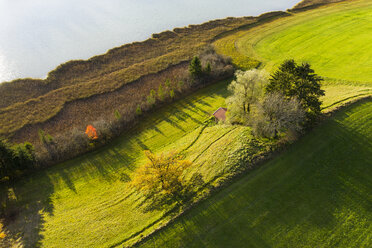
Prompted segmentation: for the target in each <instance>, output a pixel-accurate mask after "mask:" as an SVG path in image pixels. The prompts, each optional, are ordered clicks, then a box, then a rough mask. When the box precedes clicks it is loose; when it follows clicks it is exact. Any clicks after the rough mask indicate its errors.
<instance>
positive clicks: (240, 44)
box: [0, 1, 372, 247]
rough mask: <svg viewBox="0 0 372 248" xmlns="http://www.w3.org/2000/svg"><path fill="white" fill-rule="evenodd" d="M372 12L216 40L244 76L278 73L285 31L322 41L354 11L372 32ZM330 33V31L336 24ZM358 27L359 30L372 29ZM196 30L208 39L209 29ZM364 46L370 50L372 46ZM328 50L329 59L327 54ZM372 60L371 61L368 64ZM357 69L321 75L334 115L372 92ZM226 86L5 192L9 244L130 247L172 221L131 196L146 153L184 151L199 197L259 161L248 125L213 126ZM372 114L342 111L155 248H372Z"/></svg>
mask: <svg viewBox="0 0 372 248" xmlns="http://www.w3.org/2000/svg"><path fill="white" fill-rule="evenodd" d="M370 7H371V4H370V3H369V2H368V1H353V2H350V3H349V2H346V3H342V4H337V5H335V6H333V7H332V8H330V7H322V8H321V9H318V10H311V11H309V12H305V13H298V14H294V15H293V16H290V17H285V18H282V19H279V20H276V21H273V22H270V23H266V24H263V25H260V26H258V27H255V28H252V29H249V30H241V31H239V32H237V33H233V34H232V35H229V36H226V37H224V38H222V39H220V40H217V41H216V43H215V45H216V47H217V48H218V49H219V51H220V52H222V53H226V54H228V55H231V54H229V53H230V52H234V54H235V55H236V56H235V55H234V56H233V60H234V62H235V63H236V64H238V65H240V66H241V67H243V68H244V67H252V65H255V66H258V65H259V64H260V62H259V61H261V62H263V63H262V66H263V67H265V68H266V69H268V70H271V69H273V68H274V67H275V66H276V65H277V64H278V63H280V62H281V60H282V59H283V58H284V57H281V56H283V55H280V54H279V55H275V52H274V51H276V50H277V46H276V47H271V48H270V49H271V51H272V52H271V53H270V52H269V51H268V52H266V51H265V49H264V48H263V47H265V46H266V45H268V46H269V45H270V44H271V43H273V40H275V39H278V40H279V39H280V37H281V39H283V41H281V42H282V43H283V44H282V46H283V53H284V51H288V47H287V48H285V45H286V43H287V42H288V40H286V39H285V37H286V36H287V35H289V34H285V35H283V36H280V33H281V32H287V31H286V30H287V29H290V28H294V27H295V26H296V25H300V26H301V25H304V26H301V28H307V30H306V32H311V31H313V32H316V29H313V28H311V25H313V24H310V23H313V22H317V20H318V19H319V18H320V19H324V18H326V17H328V18H330V16H332V15H340V13H343V14H344V15H348V14H350V13H351V12H350V11H354V12H355V11H356V12H358V11H359V12H358V13H360V14H359V15H357V14H355V13H354V12H353V15H354V14H355V15H356V16H355V18H361V19H364V18H365V19H366V20H367V22H368V23H365V24H366V25H364V26H366V27H370V25H369V21H368V20H370V19H369V18H370V14H368V12H366V11H364V8H369V9H370ZM326 19H327V18H326ZM336 19H337V18H336ZM345 19H346V20H349V21H350V22H351V23H354V22H353V21H351V19H350V18H345ZM337 20H339V22H340V21H341V20H342V18H340V17H338V19H337ZM251 21H252V22H253V21H255V20H253V19H252V20H251ZM247 22H248V19H247ZM306 23H308V24H307V25H308V26H306ZM328 23H332V22H331V21H330V20H328ZM319 24H322V25H323V24H324V25H326V24H327V21H326V20H323V21H321V22H320V23H319ZM354 24H355V23H354ZM275 25H276V26H275ZM339 25H341V23H339ZM350 28H353V26H350ZM358 28H360V29H359V30H360V32H362V31H363V32H367V33H368V31H370V29H369V28H367V29H365V30H363V27H358ZM194 29H196V31H197V32H196V33H199V32H202V30H198V27H194ZM179 31H180V30H179ZM220 31H221V30H218V32H217V31H216V34H217V33H219V32H220ZM323 31H324V30H323ZM261 32H262V33H261ZM291 32H294V31H291ZM324 32H325V31H324ZM339 32H342V30H341V29H340V30H339ZM166 34H167V33H165V34H164V35H166ZM168 35H169V34H168ZM276 35H279V36H277V37H278V38H275V37H274V36H276ZM304 35H305V34H304ZM317 35H318V36H319V37H320V38H323V39H325V38H327V35H321V34H319V33H317ZM207 36H208V37H209V35H207ZM306 37H308V36H307V34H306V35H305V36H304V38H303V39H306ZM345 37H346V36H345ZM345 37H344V38H345ZM165 38H166V37H165ZM196 39H198V38H197V37H196ZM253 39H258V40H257V41H254V40H253ZM265 39H267V40H266V41H265ZM368 39H369V37H365V40H366V41H368ZM166 40H167V39H166ZM253 41H254V42H253ZM260 42H262V46H261V43H260ZM265 42H266V43H265ZM232 44H233V45H232ZM250 44H254V46H253V45H250ZM263 44H266V45H263ZM301 44H302V43H301V42H300V43H298V44H297V45H298V46H300V45H301ZM320 44H322V43H321V42H320ZM310 45H311V44H310ZM359 45H363V44H359ZM364 45H365V47H367V48H368V45H369V43H368V44H367V43H366V44H364ZM260 46H261V48H260ZM331 48H332V47H331ZM341 48H342V47H341ZM286 49H287V50H286ZM303 49H306V48H303ZM348 49H350V50H349V52H350V53H353V52H355V53H357V52H358V51H360V50H355V51H354V50H352V49H353V47H352V46H348ZM185 52H186V53H187V52H189V51H185ZM278 52H279V51H278ZM318 52H322V51H321V49H320V48H319V51H318ZM114 53H115V52H114ZM114 53H113V54H114ZM261 53H262V54H261ZM297 53H298V54H297V55H302V54H301V53H300V52H299V51H298V52H297ZM171 54H172V52H170V53H169V54H168V53H167V56H168V55H169V56H170V55H171ZM304 55H305V53H304ZM118 56H119V55H118ZM265 56H266V57H265ZM271 56H272V57H271ZM293 56H294V55H293ZM329 56H331V55H329ZM352 56H354V53H353V54H352ZM355 56H356V55H355ZM361 56H362V57H363V58H364V59H365V60H368V59H369V58H368V55H366V56H364V54H363V55H361ZM177 58H178V57H177ZM314 58H315V60H314V61H310V62H311V63H312V64H314V67H315V69H316V70H317V72H318V67H317V66H318V65H321V64H322V63H324V62H322V61H323V59H322V58H318V57H317V56H314ZM354 58H355V59H358V58H359V57H354ZM164 59H165V60H166V58H164ZM296 59H299V60H302V58H300V57H299V58H296ZM317 59H318V60H317ZM271 60H272V61H273V62H272V63H271V62H269V61H271ZM336 60H339V61H338V62H337V63H341V62H342V60H340V59H338V58H337V59H336V58H335V61H336ZM345 60H346V59H345ZM368 61H369V60H368ZM368 61H367V62H366V63H360V62H355V63H359V66H361V67H363V66H364V64H366V65H367V66H368V65H369V64H368V63H369V62H368ZM114 62H115V61H114ZM152 62H154V61H153V60H151V61H147V62H146V63H150V64H151V63H152ZM349 62H350V61H349ZM317 63H318V64H317ZM350 63H351V62H350ZM77 64H79V63H77ZM83 64H84V63H83ZM351 64H352V63H351ZM115 65H117V64H116V63H115ZM151 65H152V64H151ZM357 67H358V66H357V65H356V66H355V68H357ZM355 68H354V70H353V71H352V72H353V73H354V77H353V78H354V79H355V80H354V79H353V80H350V78H346V77H345V78H344V76H342V75H343V74H342V72H341V71H340V73H339V74H337V73H336V75H340V77H338V76H337V77H332V76H331V75H332V67H331V66H329V67H328V70H324V71H321V72H320V71H319V74H322V73H324V75H323V74H322V75H323V76H327V82H325V84H324V87H325V89H326V96H325V97H324V98H323V107H324V108H325V109H326V110H329V109H332V108H333V107H336V106H338V104H340V103H344V102H345V101H347V100H350V99H355V98H356V97H364V96H366V95H368V94H370V92H371V81H368V78H367V79H363V77H364V76H363V75H364V73H359V74H358V71H357V70H356V69H355ZM106 69H110V68H106ZM319 70H320V69H319ZM340 70H341V68H340ZM361 70H363V72H364V71H368V70H367V69H365V68H364V69H361ZM122 72H123V71H120V73H122ZM94 73H96V71H94ZM120 73H118V75H119V74H120ZM328 73H329V74H328ZM134 74H135V73H134ZM134 74H133V75H134ZM362 74H363V75H362ZM118 75H116V76H118ZM345 75H346V74H345ZM61 76H63V75H61ZM114 76H115V75H114ZM114 76H113V77H114ZM119 76H120V75H119ZM107 77H110V76H107ZM87 78H89V80H91V79H92V78H93V76H92V77H87ZM68 79H69V78H67V79H66V80H68ZM112 79H113V81H112V82H115V80H114V79H115V78H112ZM84 80H85V79H84ZM92 80H93V79H92ZM351 81H352V82H351ZM92 82H93V83H97V82H98V81H94V80H93V81H92ZM125 82H126V81H125V80H124V81H122V82H120V84H124V83H125ZM227 84H228V81H223V82H220V83H217V84H214V85H211V86H208V87H207V88H204V89H202V90H200V91H198V92H197V93H194V94H192V95H190V96H188V97H186V98H184V99H181V100H179V101H177V102H175V103H173V104H169V105H167V106H164V107H162V108H161V109H159V110H156V111H154V113H151V114H148V115H147V117H145V118H144V119H142V120H141V122H140V123H139V125H138V126H137V127H135V128H133V129H131V130H129V131H128V132H127V133H126V134H124V135H122V136H120V137H119V138H117V139H116V140H115V141H114V142H112V143H111V144H110V145H108V146H105V147H103V148H101V149H99V150H97V151H95V152H92V153H89V154H86V155H84V156H81V157H79V158H77V159H74V160H71V161H67V162H65V163H62V164H59V165H56V166H54V167H52V168H49V169H45V170H42V171H39V172H37V173H35V174H32V175H28V176H27V177H25V178H24V179H22V180H20V181H19V182H17V183H15V184H14V185H10V186H7V187H6V186H5V185H4V184H1V185H0V201H1V200H2V199H1V198H3V197H4V196H6V195H7V196H9V198H11V199H13V202H11V203H10V205H9V207H11V208H12V209H14V210H15V213H14V215H13V218H14V219H13V220H11V221H10V222H9V223H5V226H6V232H7V234H8V237H11V238H12V239H13V240H10V242H11V243H19V244H23V245H24V246H25V247H34V246H42V247H115V246H122V245H124V246H128V245H131V244H133V243H135V242H136V241H137V240H139V239H140V238H141V237H143V236H145V235H147V234H149V233H151V232H152V231H153V230H155V229H156V228H158V227H160V226H162V225H163V224H165V223H167V222H168V221H169V220H170V219H171V218H172V217H174V214H176V213H177V211H178V210H174V208H173V207H172V206H170V207H168V208H166V209H162V210H159V209H151V210H149V209H148V207H149V205H148V202H147V201H145V199H144V198H143V196H142V195H141V194H139V193H138V192H134V190H132V189H130V188H129V187H128V181H129V180H130V177H131V175H132V173H133V171H134V170H135V169H136V168H137V167H138V166H140V165H141V164H143V163H144V162H145V157H144V154H143V151H144V150H147V149H150V150H152V151H153V152H154V153H160V152H164V151H170V150H174V149H176V150H178V151H182V152H183V154H184V155H185V157H186V159H189V160H191V161H193V162H194V165H193V167H191V168H190V170H189V171H188V172H187V174H186V176H187V177H189V176H191V175H192V174H193V173H195V172H198V173H201V174H202V176H203V179H204V184H203V185H202V186H203V187H201V188H200V191H199V194H200V196H202V195H203V194H207V193H208V190H209V188H210V186H218V185H220V184H221V183H222V182H223V181H224V180H226V179H227V178H229V177H231V176H232V175H235V174H236V173H237V171H239V170H240V169H242V166H245V165H247V161H250V160H251V159H252V157H253V156H260V155H261V154H262V153H265V152H266V151H267V150H268V149H269V147H270V144H269V143H268V141H265V142H262V141H257V140H253V139H252V137H251V134H250V129H249V128H248V127H241V126H227V125H207V124H206V123H205V120H207V119H208V118H209V116H210V114H211V113H213V112H214V111H215V110H216V109H217V108H218V107H221V106H224V105H225V98H226V97H227V95H228V92H227V90H226V88H227ZM89 85H90V83H89V84H86V85H85V86H87V87H88V86H89ZM115 85H116V84H115ZM85 86H84V87H85ZM69 87H70V86H69ZM107 87H109V84H108V86H107ZM61 89H62V88H61ZM71 89H73V87H72V86H71ZM52 93H53V92H52ZM54 93H55V92H54ZM95 93H97V92H95ZM84 94H85V93H84ZM49 100H50V99H49ZM49 100H48V101H49ZM63 101H64V99H62V102H63ZM57 105H58V103H57ZM40 106H43V104H41V105H40ZM30 107H32V106H31V105H30ZM52 107H53V106H52ZM17 108H18V107H17ZM371 108H372V107H371V101H370V100H369V101H364V102H362V103H358V104H356V105H353V107H349V108H347V109H346V110H344V111H343V112H340V113H338V114H337V116H336V117H335V118H333V119H330V120H328V121H327V122H326V123H325V124H323V125H322V126H321V127H319V128H317V129H316V130H315V131H314V132H312V133H311V134H309V135H308V136H306V137H305V138H304V139H302V140H301V141H300V142H299V144H296V146H293V147H292V148H291V149H290V150H289V151H288V152H286V153H285V154H283V155H281V156H280V157H279V158H277V159H275V160H274V161H272V162H269V163H268V164H266V165H265V166H264V167H263V168H261V169H258V170H255V171H254V172H253V173H250V174H249V175H247V176H245V178H244V179H242V180H240V181H238V182H236V183H235V184H234V185H233V186H232V187H229V188H227V189H225V190H223V191H221V192H220V193H218V194H217V195H215V196H214V197H213V198H211V199H209V200H207V201H205V202H204V203H202V204H201V205H199V206H198V207H196V208H195V209H193V210H191V211H190V212H189V213H188V214H187V215H186V216H184V217H182V218H181V219H179V220H177V221H176V223H175V224H174V225H172V226H170V227H169V228H166V229H165V230H164V231H161V232H160V233H158V234H157V235H156V236H154V237H153V238H152V239H151V240H149V242H148V243H145V244H144V246H150V247H151V246H156V247H163V246H165V247H167V246H168V247H179V246H180V247H192V246H197V247H198V246H207V247H216V246H220V247H226V246H229V247H231V246H241V245H244V246H248V245H250V246H252V247H254V246H257V247H265V246H266V247H272V246H277V247H288V246H290V247H301V246H302V247H306V246H307V247H319V244H321V245H323V244H324V247H330V246H336V247H350V246H352V245H355V246H356V247H363V245H364V246H365V247H367V246H368V245H370V244H371V235H370V234H369V233H371V232H372V228H371V224H370V223H371V221H372V220H371V205H372V204H371V202H372V199H371V195H372V194H371V190H370V188H371V186H372V185H371V177H370V176H371V162H370V161H372V158H371V154H372V153H371V147H372V146H371V145H372V142H371V139H372V137H371V134H372V130H371V126H372V125H371V122H372V119H371V118H372V117H371V110H372V109H371ZM23 111H24V110H23ZM35 118H38V117H35ZM173 210H174V211H173ZM172 211H173V212H172ZM351 240H352V241H353V242H351ZM8 241H9V240H8ZM1 245H2V244H1V243H0V247H1Z"/></svg>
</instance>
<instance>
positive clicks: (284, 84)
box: [266, 59, 324, 119]
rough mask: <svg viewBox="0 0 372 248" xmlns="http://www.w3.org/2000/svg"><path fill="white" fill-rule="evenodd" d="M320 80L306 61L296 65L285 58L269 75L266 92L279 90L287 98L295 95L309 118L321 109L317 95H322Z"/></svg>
mask: <svg viewBox="0 0 372 248" xmlns="http://www.w3.org/2000/svg"><path fill="white" fill-rule="evenodd" d="M322 81H323V79H322V78H321V77H320V76H318V75H317V74H315V73H314V70H313V69H311V67H310V65H309V64H308V63H303V64H301V65H298V64H297V63H296V62H295V61H294V60H293V59H292V60H286V61H284V62H283V63H282V64H281V65H280V67H279V68H278V70H277V71H275V72H274V73H273V74H272V75H271V78H270V79H269V84H268V85H267V86H266V92H268V93H273V92H280V93H281V94H282V95H283V96H285V97H286V98H287V99H290V98H292V97H297V99H298V100H299V101H300V103H301V104H302V106H303V107H304V109H305V110H306V112H307V116H308V118H310V119H311V118H312V117H313V116H316V115H318V114H319V113H320V110H321V109H320V106H321V104H322V103H321V101H320V100H319V97H320V96H324V90H322V89H321V82H322Z"/></svg>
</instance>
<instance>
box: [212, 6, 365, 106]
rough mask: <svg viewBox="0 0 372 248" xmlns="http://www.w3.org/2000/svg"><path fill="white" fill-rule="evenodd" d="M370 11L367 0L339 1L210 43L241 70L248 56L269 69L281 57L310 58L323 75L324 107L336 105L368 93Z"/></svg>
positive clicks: (280, 60) (273, 66) (310, 61)
mask: <svg viewBox="0 0 372 248" xmlns="http://www.w3.org/2000/svg"><path fill="white" fill-rule="evenodd" d="M371 11H372V2H371V1H368V0H356V1H343V2H340V3H335V4H331V5H327V6H323V7H320V8H317V9H315V10H308V11H306V12H299V13H294V14H293V15H291V16H287V17H283V18H280V19H277V20H274V21H272V22H269V23H266V24H263V25H259V26H254V27H250V28H247V29H241V30H240V31H238V32H235V33H232V34H230V35H229V36H226V37H224V38H222V39H219V40H217V41H215V43H214V44H215V47H216V49H217V51H218V52H220V53H222V54H225V55H228V56H231V57H232V58H233V62H234V63H235V64H236V65H237V66H239V67H242V68H247V67H249V65H250V62H251V61H252V60H255V61H260V62H261V68H264V69H266V70H268V71H270V72H271V71H273V70H274V69H275V68H276V67H277V66H278V65H279V64H280V63H281V62H282V61H283V60H284V59H291V58H293V59H295V60H297V61H298V62H309V63H310V64H311V65H312V67H313V68H314V69H315V71H316V73H318V74H319V75H321V76H323V77H325V79H326V82H325V84H324V88H325V91H326V96H325V97H324V98H323V101H324V105H323V108H329V107H334V106H335V105H336V104H337V103H342V102H343V101H347V100H349V99H351V98H357V97H363V96H366V95H369V94H371V93H372V72H371V69H370V68H371V66H372V47H371V44H372V28H371V27H372V26H371V23H372V16H371V14H370V13H371ZM330 109H331V108H329V110H330Z"/></svg>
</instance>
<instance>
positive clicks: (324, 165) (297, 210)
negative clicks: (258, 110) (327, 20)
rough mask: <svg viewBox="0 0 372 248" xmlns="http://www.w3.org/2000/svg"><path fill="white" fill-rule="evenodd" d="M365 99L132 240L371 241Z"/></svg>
mask: <svg viewBox="0 0 372 248" xmlns="http://www.w3.org/2000/svg"><path fill="white" fill-rule="evenodd" d="M371 207H372V100H371V98H370V99H369V100H365V101H361V102H359V103H356V104H354V105H352V106H350V107H347V108H346V109H344V110H342V111H340V112H338V113H337V114H336V115H335V116H334V117H332V118H331V119H329V120H327V121H326V122H325V123H323V124H322V125H321V126H319V127H317V128H315V130H313V131H312V132H311V133H309V134H308V135H306V136H305V137H304V138H303V139H302V140H301V141H300V142H298V143H296V145H293V146H292V147H291V148H290V149H289V150H288V151H286V152H285V153H283V154H282V155H280V156H278V157H277V158H275V159H274V160H272V161H270V162H268V163H266V164H265V165H264V166H262V167H261V168H259V169H257V170H256V171H254V172H253V173H250V174H249V175H247V176H245V177H244V178H242V179H241V180H239V181H237V182H236V183H234V184H233V185H231V186H230V187H229V188H226V189H224V190H222V191H221V192H219V193H218V194H216V195H215V196H213V197H211V198H210V199H208V200H206V201H205V202H203V203H202V204H200V205H198V206H197V207H195V208H194V209H192V210H191V211H189V212H188V213H187V214H185V215H184V216H182V217H181V218H179V219H178V220H177V221H176V222H175V223H174V224H172V225H170V226H169V227H167V228H165V229H164V230H162V231H160V232H158V233H157V234H156V235H153V236H152V237H150V239H148V240H147V241H146V242H145V243H143V244H141V245H139V246H138V247H257V248H261V247H324V248H326V247H347V248H350V247H355V248H357V247H358V248H362V247H365V248H367V247H371V246H372V236H371V233H372V208H371Z"/></svg>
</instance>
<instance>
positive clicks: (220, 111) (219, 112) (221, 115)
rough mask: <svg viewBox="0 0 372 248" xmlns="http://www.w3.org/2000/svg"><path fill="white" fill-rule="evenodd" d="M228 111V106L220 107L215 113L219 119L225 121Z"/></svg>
mask: <svg viewBox="0 0 372 248" xmlns="http://www.w3.org/2000/svg"><path fill="white" fill-rule="evenodd" d="M226 112H227V108H219V109H217V110H216V112H214V113H213V115H214V117H216V119H217V120H219V121H225V120H226Z"/></svg>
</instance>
